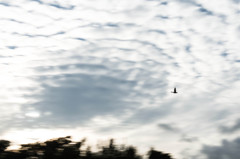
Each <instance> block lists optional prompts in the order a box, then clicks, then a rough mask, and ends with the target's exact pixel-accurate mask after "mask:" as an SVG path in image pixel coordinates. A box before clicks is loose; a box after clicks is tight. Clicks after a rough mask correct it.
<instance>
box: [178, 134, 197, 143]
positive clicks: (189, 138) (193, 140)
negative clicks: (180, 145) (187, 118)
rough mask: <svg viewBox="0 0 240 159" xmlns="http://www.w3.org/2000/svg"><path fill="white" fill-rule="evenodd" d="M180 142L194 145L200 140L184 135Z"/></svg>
mask: <svg viewBox="0 0 240 159" xmlns="http://www.w3.org/2000/svg"><path fill="white" fill-rule="evenodd" d="M180 141H183V142H189V143H192V142H196V141H198V138H197V137H189V136H187V135H183V136H182V138H181V139H180Z"/></svg>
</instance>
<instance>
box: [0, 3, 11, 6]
mask: <svg viewBox="0 0 240 159" xmlns="http://www.w3.org/2000/svg"><path fill="white" fill-rule="evenodd" d="M0 5H2V6H5V7H10V4H8V3H5V2H0Z"/></svg>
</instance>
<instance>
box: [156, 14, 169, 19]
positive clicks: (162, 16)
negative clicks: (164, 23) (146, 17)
mask: <svg viewBox="0 0 240 159" xmlns="http://www.w3.org/2000/svg"><path fill="white" fill-rule="evenodd" d="M155 17H156V18H160V19H169V17H168V16H164V15H157V16H155Z"/></svg>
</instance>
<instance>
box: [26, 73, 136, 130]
mask: <svg viewBox="0 0 240 159" xmlns="http://www.w3.org/2000/svg"><path fill="white" fill-rule="evenodd" d="M39 80H40V81H41V83H43V84H42V87H43V89H44V91H43V92H42V93H41V94H38V95H34V96H29V97H28V98H35V99H39V102H37V103H34V104H32V105H29V106H31V107H34V109H36V110H37V111H40V112H41V113H42V114H44V112H50V113H51V114H52V115H50V116H43V117H42V118H39V119H37V120H38V122H40V123H44V122H45V123H48V124H51V125H58V124H61V125H71V126H73V125H75V124H79V123H82V124H84V123H87V122H88V121H89V120H90V119H92V118H93V117H96V116H104V115H117V114H118V115H121V114H122V113H124V111H125V110H126V109H127V108H128V109H129V108H130V107H134V103H131V102H129V101H127V98H128V96H129V93H130V92H131V88H132V87H133V86H134V85H135V83H134V82H131V81H126V80H120V79H116V78H112V77H109V76H102V75H86V74H72V75H71V74H68V75H59V76H52V77H43V78H41V79H39ZM45 80H50V81H52V82H54V83H56V84H57V85H58V86H50V85H48V84H44V81H45Z"/></svg>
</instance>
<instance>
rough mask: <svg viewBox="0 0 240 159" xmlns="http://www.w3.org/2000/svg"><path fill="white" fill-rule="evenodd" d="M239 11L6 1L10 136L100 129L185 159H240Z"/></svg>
mask: <svg viewBox="0 0 240 159" xmlns="http://www.w3.org/2000/svg"><path fill="white" fill-rule="evenodd" d="M238 3H239V2H238V1H236V0H231V1H229V0H221V1H217V0H213V1H211V2H209V1H200V0H173V1H162V0H133V1H128V0H121V1H117V0H91V1H84V0H80V1H73V0H68V1H65V0H62V1H54V0H50V1H46V0H19V1H16V2H13V1H12V2H10V1H5V0H4V1H1V2H0V11H1V14H0V24H1V28H0V35H1V36H0V39H1V41H2V45H1V46H0V52H1V54H0V67H1V70H0V73H1V80H0V86H1V95H0V115H1V118H0V122H1V123H3V124H1V127H0V130H1V131H0V135H1V136H2V137H4V136H6V134H8V133H9V132H10V131H11V130H22V129H27V128H30V129H31V130H35V129H39V128H40V129H46V130H50V131H56V130H57V129H58V128H64V129H66V130H67V129H68V130H70V129H74V128H79V129H80V130H81V129H91V131H92V133H93V134H95V136H96V137H101V135H103V134H107V135H109V137H110V136H117V135H118V134H119V132H124V134H122V135H121V136H122V137H125V138H128V140H129V142H131V143H132V144H137V145H139V147H140V149H145V150H146V149H147V148H148V147H150V146H155V148H158V149H162V150H164V151H167V152H170V153H174V156H176V157H178V158H181V157H182V158H183V157H185V158H194V157H192V156H196V155H198V156H203V155H204V154H207V156H210V157H211V155H213V154H214V153H215V152H216V153H217V151H221V150H222V148H224V149H225V150H226V151H221V155H222V156H224V155H229V154H230V155H234V152H233V153H230V149H231V147H236V146H238V139H237V140H233V141H228V137H229V138H237V136H236V133H235V132H237V131H238V130H239V120H238V119H239V108H238V105H239V100H238V99H239V93H238V92H239V91H238V90H239V88H240V83H239V77H240V76H239V75H240V69H239V67H240V63H239V60H240V54H239V51H240V47H239V45H238V41H239V37H240V36H239V35H240V31H239V25H240V24H239V21H237V19H239V7H238V5H236V4H238ZM175 86H176V87H177V88H178V91H179V94H177V95H173V94H171V93H170V92H171V89H172V88H173V87H175ZM236 121H237V122H236ZM9 125H11V126H9ZM79 129H78V130H79ZM120 130H121V131H120ZM169 132H171V133H169ZM77 133H79V131H77V132H75V134H77ZM116 134H117V135H116ZM39 135H40V136H41V134H39ZM66 135H69V134H66ZM83 135H84V134H83ZM226 135H228V136H226ZM223 139H226V140H224V142H222V146H219V147H214V146H203V145H211V144H212V143H213V142H215V143H219V142H220V141H222V140H223ZM160 143H164V144H160ZM193 144H194V145H193ZM202 147H203V150H202ZM213 150H214V151H213ZM215 150H216V151H215ZM233 150H234V148H233ZM219 157H220V156H219Z"/></svg>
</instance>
